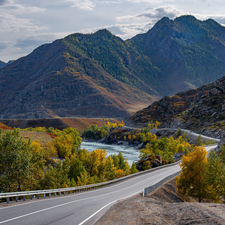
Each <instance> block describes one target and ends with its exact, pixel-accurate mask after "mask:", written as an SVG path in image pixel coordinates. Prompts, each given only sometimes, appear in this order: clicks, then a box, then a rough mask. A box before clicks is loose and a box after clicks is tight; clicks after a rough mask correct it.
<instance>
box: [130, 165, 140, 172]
mask: <svg viewBox="0 0 225 225" xmlns="http://www.w3.org/2000/svg"><path fill="white" fill-rule="evenodd" d="M137 172H138V170H137V167H136V163H135V162H133V163H132V165H131V168H130V174H133V173H137Z"/></svg>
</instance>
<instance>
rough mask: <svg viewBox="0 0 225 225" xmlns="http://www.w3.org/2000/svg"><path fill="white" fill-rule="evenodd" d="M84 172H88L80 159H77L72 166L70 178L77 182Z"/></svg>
mask: <svg viewBox="0 0 225 225" xmlns="http://www.w3.org/2000/svg"><path fill="white" fill-rule="evenodd" d="M84 172H86V170H85V167H84V165H83V164H82V162H81V161H80V160H79V159H75V162H74V163H73V164H72V165H71V166H70V169H69V174H68V177H69V178H70V179H71V180H72V179H74V180H75V182H77V180H78V177H80V175H81V173H84Z"/></svg>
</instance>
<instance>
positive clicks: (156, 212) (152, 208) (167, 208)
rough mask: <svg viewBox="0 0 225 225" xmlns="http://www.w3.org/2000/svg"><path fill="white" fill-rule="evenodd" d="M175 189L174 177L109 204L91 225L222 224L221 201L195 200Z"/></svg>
mask: <svg viewBox="0 0 225 225" xmlns="http://www.w3.org/2000/svg"><path fill="white" fill-rule="evenodd" d="M186 201H188V202H184V200H183V197H182V196H181V195H179V194H178V193H177V192H176V183H175V179H172V180H170V181H169V182H167V183H166V184H164V185H163V186H161V187H159V188H158V189H157V190H155V191H154V192H152V193H150V194H149V195H148V196H147V197H142V196H141V195H140V194H139V195H136V196H134V197H131V198H129V199H126V200H123V201H120V202H118V203H116V204H115V205H113V206H112V207H111V208H110V209H109V210H108V211H107V212H106V213H105V214H104V215H103V216H102V217H101V218H100V219H99V220H98V221H97V222H96V223H95V225H114V224H117V225H124V224H128V225H146V224H151V225H156V224H157V225H161V224H169V225H170V224H171V225H172V224H177V225H178V224H179V225H187V224H192V225H193V224H194V225H195V224H196V225H197V224H204V225H213V224H217V225H220V224H221V225H224V224H225V205H224V204H215V203H210V202H203V203H198V202H197V200H196V199H193V198H187V199H186Z"/></svg>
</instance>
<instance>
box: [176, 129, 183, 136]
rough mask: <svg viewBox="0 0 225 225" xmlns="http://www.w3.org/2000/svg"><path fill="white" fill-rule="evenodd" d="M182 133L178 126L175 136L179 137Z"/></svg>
mask: <svg viewBox="0 0 225 225" xmlns="http://www.w3.org/2000/svg"><path fill="white" fill-rule="evenodd" d="M181 134H182V131H181V129H180V128H178V130H177V132H176V136H177V137H179V136H180V135H181Z"/></svg>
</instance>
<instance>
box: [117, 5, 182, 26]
mask: <svg viewBox="0 0 225 225" xmlns="http://www.w3.org/2000/svg"><path fill="white" fill-rule="evenodd" d="M183 14H184V12H183V11H181V10H179V9H177V8H176V7H175V6H162V7H159V8H150V9H147V10H146V11H145V12H144V13H142V14H138V15H127V16H122V17H117V18H116V21H117V22H122V21H129V20H135V19H136V20H137V19H143V18H147V19H154V20H158V19H161V18H162V17H165V16H166V17H169V18H171V19H173V18H175V17H177V16H180V15H183Z"/></svg>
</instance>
